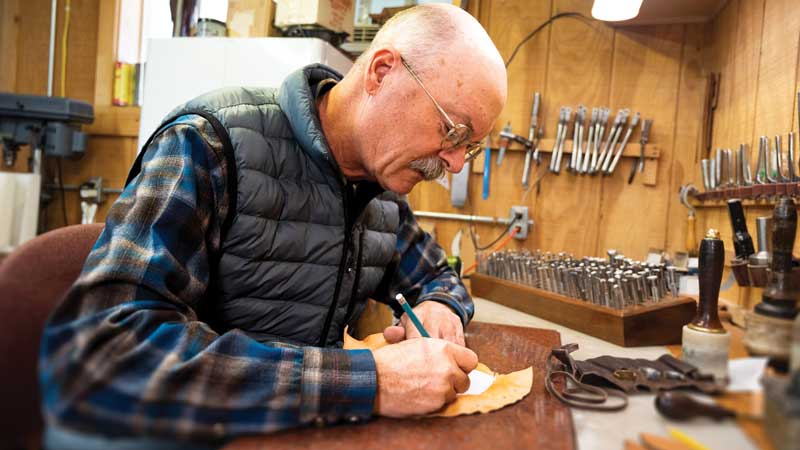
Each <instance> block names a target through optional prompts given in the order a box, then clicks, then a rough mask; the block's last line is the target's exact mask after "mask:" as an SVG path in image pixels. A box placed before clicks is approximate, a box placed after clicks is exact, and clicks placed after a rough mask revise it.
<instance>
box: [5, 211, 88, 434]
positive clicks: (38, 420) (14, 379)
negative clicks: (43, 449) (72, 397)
mask: <svg viewBox="0 0 800 450" xmlns="http://www.w3.org/2000/svg"><path fill="white" fill-rule="evenodd" d="M102 230H103V224H91V225H74V226H70V227H64V228H58V229H56V230H53V231H50V232H48V233H45V234H43V235H41V236H38V237H36V238H35V239H32V240H30V241H28V242H26V243H25V244H23V245H21V246H20V247H19V248H18V249H16V250H15V251H14V252H13V253H11V254H10V255H9V256H8V257H7V258H6V259H5V260H3V261H2V262H0V323H2V330H0V374H2V377H1V378H0V379H2V382H0V444H1V445H0V447H2V448H9V449H32V448H39V447H40V444H39V442H40V438H41V431H42V414H41V410H40V403H39V386H38V379H37V372H36V370H37V361H38V355H39V343H40V338H41V334H42V330H43V328H44V323H45V321H46V320H47V318H48V316H49V315H50V312H51V311H52V310H53V308H55V306H56V304H58V302H59V301H60V300H61V298H62V297H63V296H64V294H65V293H66V291H67V289H69V287H70V286H71V285H72V283H74V282H75V279H76V278H77V277H78V275H79V274H80V272H81V269H82V267H83V262H84V260H85V259H86V256H87V255H88V254H89V251H90V250H91V248H92V246H94V243H95V242H96V241H97V238H98V237H99V236H100V232H101V231H102ZM6 440H10V442H8V441H6Z"/></svg>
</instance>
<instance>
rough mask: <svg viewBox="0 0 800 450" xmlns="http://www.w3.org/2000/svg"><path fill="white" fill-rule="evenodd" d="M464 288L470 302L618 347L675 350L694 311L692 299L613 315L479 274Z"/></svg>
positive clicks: (670, 300) (604, 309)
mask: <svg viewBox="0 0 800 450" xmlns="http://www.w3.org/2000/svg"><path fill="white" fill-rule="evenodd" d="M470 285H471V290H472V295H474V296H476V297H481V298H485V299H487V300H490V301H493V302H495V303H499V304H501V305H505V306H508V307H510V308H514V309H516V310H518V311H522V312H524V313H527V314H531V315H533V316H536V317H540V318H542V319H545V320H549V321H550V322H555V323H557V324H560V325H564V326H566V327H569V328H572V329H573V330H577V331H580V332H582V333H586V334H588V335H591V336H594V337H596V338H599V339H603V340H604V341H609V342H613V343H614V344H617V345H620V346H623V347H640V346H646V345H669V344H680V342H681V334H682V328H683V326H684V325H686V324H687V323H689V322H690V321H691V320H692V318H694V314H695V309H696V302H695V301H694V300H693V299H691V298H689V297H679V298H665V299H664V300H662V301H661V302H659V303H656V304H647V305H643V306H632V307H629V308H626V309H622V310H616V309H612V308H607V307H604V306H598V305H593V304H591V303H588V302H585V301H581V300H577V299H574V298H570V297H566V296H563V295H560V294H556V293H553V292H550V291H545V290H542V289H537V288H534V287H531V286H527V285H523V284H518V283H514V282H513V281H508V280H503V279H500V278H495V277H491V276H488V275H483V274H479V273H474V274H472V275H471V276H470Z"/></svg>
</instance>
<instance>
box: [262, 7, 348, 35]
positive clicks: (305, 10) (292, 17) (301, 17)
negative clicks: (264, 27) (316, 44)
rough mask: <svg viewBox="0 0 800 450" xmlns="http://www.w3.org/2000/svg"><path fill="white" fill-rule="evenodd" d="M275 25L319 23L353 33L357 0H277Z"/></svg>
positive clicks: (337, 30)
mask: <svg viewBox="0 0 800 450" xmlns="http://www.w3.org/2000/svg"><path fill="white" fill-rule="evenodd" d="M275 3H276V5H277V7H276V8H275V26H276V27H278V28H285V27H289V26H292V25H319V26H321V27H325V28H327V29H329V30H331V31H335V32H337V33H342V32H344V33H347V34H348V35H351V36H352V35H353V19H354V17H355V0H275Z"/></svg>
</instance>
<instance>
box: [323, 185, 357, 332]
mask: <svg viewBox="0 0 800 450" xmlns="http://www.w3.org/2000/svg"><path fill="white" fill-rule="evenodd" d="M341 186H342V194H343V195H342V207H343V209H344V248H343V250H342V260H341V261H340V262H339V271H338V273H337V275H336V287H335V288H334V289H333V301H332V302H331V306H330V307H329V308H328V315H327V316H325V326H324V327H323V328H322V336H320V338H319V345H318V347H325V344H326V342H327V340H328V333H329V332H330V329H331V322H332V321H333V313H334V312H335V311H336V304H337V302H338V300H339V291H340V290H341V288H342V277H343V276H344V271H345V266H346V265H347V264H346V263H347V252H348V249H349V247H350V239H351V236H350V234H351V232H352V224H351V223H350V218H349V215H348V214H347V199H348V197H349V196H350V193H349V192H348V191H347V188H348V186H347V181H346V180H343V183H342V185H341Z"/></svg>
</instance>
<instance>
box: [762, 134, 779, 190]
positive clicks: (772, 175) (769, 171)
mask: <svg viewBox="0 0 800 450" xmlns="http://www.w3.org/2000/svg"><path fill="white" fill-rule="evenodd" d="M761 138H762V139H763V140H764V149H765V150H764V152H765V154H766V164H765V166H764V168H765V172H766V176H767V181H768V182H770V183H777V182H778V180H779V179H778V178H776V175H777V170H776V166H777V165H778V162H777V161H776V159H775V149H770V148H769V138H768V137H766V136H761Z"/></svg>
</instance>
